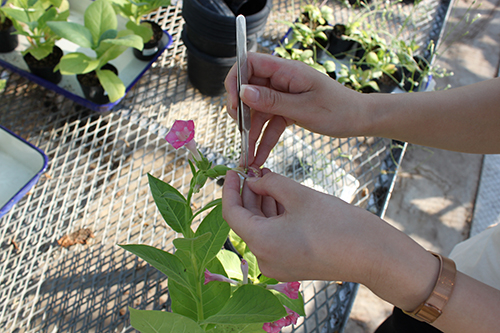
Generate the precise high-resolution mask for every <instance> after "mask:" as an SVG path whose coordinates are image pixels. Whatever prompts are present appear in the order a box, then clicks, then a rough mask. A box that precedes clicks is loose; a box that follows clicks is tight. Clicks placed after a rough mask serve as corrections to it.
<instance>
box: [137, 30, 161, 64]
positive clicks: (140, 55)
mask: <svg viewBox="0 0 500 333" xmlns="http://www.w3.org/2000/svg"><path fill="white" fill-rule="evenodd" d="M146 22H147V23H149V24H151V28H152V29H153V36H152V37H151V40H150V41H149V42H147V43H145V44H144V48H143V49H142V51H139V50H138V49H135V48H134V49H133V51H134V56H135V57H136V58H137V59H139V60H143V61H150V60H152V59H153V58H154V57H155V56H156V55H157V54H158V52H160V50H161V49H163V48H164V47H165V46H166V45H167V43H168V36H167V35H165V34H164V33H163V30H162V29H161V27H160V26H159V25H158V24H157V23H156V22H153V21H146Z"/></svg>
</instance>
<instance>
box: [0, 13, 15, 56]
mask: <svg viewBox="0 0 500 333" xmlns="http://www.w3.org/2000/svg"><path fill="white" fill-rule="evenodd" d="M15 31H16V29H14V26H13V25H12V21H11V20H10V19H8V18H6V19H5V21H4V23H3V24H0V53H8V52H11V51H14V49H15V48H16V47H17V45H19V39H18V36H17V35H13V34H12V33H13V32H15Z"/></svg>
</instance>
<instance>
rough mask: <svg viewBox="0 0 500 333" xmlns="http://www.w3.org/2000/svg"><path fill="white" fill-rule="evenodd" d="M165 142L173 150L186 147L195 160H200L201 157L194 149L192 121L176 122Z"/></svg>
mask: <svg viewBox="0 0 500 333" xmlns="http://www.w3.org/2000/svg"><path fill="white" fill-rule="evenodd" d="M165 140H167V142H168V143H170V144H171V145H172V147H174V148H175V149H179V148H181V147H183V146H186V148H187V149H189V151H190V152H191V154H193V156H194V158H195V159H196V160H198V161H199V160H201V156H200V154H199V153H198V150H197V149H196V141H194V121H192V120H187V121H186V120H176V121H175V122H174V124H173V125H172V128H171V129H170V131H169V132H168V133H167V136H166V137H165Z"/></svg>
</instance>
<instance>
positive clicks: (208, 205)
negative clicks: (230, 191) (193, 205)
mask: <svg viewBox="0 0 500 333" xmlns="http://www.w3.org/2000/svg"><path fill="white" fill-rule="evenodd" d="M220 204H222V199H221V198H219V199H215V200H212V201H210V202H209V203H208V204H206V206H205V207H202V208H201V209H200V210H199V211H197V212H196V214H194V216H195V217H196V216H198V215H199V214H200V213H202V212H204V211H206V210H208V209H210V208H212V207H215V206H218V205H220Z"/></svg>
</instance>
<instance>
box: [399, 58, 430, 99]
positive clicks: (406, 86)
mask: <svg viewBox="0 0 500 333" xmlns="http://www.w3.org/2000/svg"><path fill="white" fill-rule="evenodd" d="M413 59H415V61H416V62H417V64H418V67H419V68H420V70H422V71H423V70H426V69H427V67H428V64H427V61H426V60H425V59H424V58H422V57H421V56H414V57H413ZM408 78H412V79H413V81H415V82H418V83H419V84H420V83H421V81H422V80H423V78H422V74H421V72H419V71H415V72H414V73H412V72H410V71H409V70H407V69H406V68H403V84H402V88H403V90H404V91H413V90H418V89H419V88H420V85H419V86H414V85H413V84H412V83H411V82H410V81H409V80H408Z"/></svg>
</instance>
